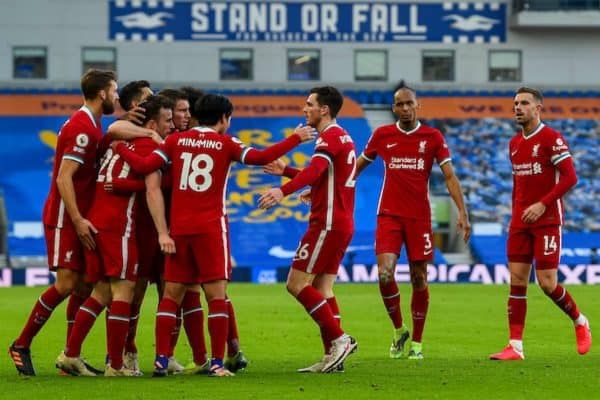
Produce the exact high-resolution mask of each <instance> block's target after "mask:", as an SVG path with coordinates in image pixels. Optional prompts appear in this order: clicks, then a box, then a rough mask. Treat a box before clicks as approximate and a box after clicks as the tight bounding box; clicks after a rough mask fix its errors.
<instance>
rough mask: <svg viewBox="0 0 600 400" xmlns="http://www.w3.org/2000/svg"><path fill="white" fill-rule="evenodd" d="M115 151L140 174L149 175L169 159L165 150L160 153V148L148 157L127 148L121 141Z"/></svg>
mask: <svg viewBox="0 0 600 400" xmlns="http://www.w3.org/2000/svg"><path fill="white" fill-rule="evenodd" d="M115 151H116V152H117V153H118V154H119V155H120V156H121V157H123V159H124V160H125V161H127V164H129V165H130V166H131V168H132V169H133V170H134V171H135V172H136V173H138V174H140V175H147V174H149V173H150V172H152V171H156V170H157V169H159V168H160V167H162V166H163V165H165V164H166V163H167V162H168V161H169V160H168V158H166V155H164V152H161V153H159V149H157V150H156V152H153V153H152V154H150V155H148V156H147V157H142V156H140V155H138V154H136V153H135V152H134V151H132V150H130V149H129V148H127V146H126V145H125V144H124V143H119V144H118V145H117V148H116V149H115Z"/></svg>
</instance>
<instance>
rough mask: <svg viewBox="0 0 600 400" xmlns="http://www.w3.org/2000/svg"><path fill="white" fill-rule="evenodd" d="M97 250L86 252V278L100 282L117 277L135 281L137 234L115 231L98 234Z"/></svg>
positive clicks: (96, 237) (96, 238)
mask: <svg viewBox="0 0 600 400" xmlns="http://www.w3.org/2000/svg"><path fill="white" fill-rule="evenodd" d="M94 239H95V240H96V250H95V251H86V252H85V261H86V264H87V271H86V280H87V281H88V282H98V281H100V280H102V279H104V278H115V279H122V280H128V281H132V282H135V280H136V279H137V268H138V254H137V244H136V240H135V235H133V236H130V237H126V236H122V235H119V234H116V233H113V232H108V231H99V232H98V234H96V236H95V238H94Z"/></svg>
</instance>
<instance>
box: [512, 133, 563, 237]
mask: <svg viewBox="0 0 600 400" xmlns="http://www.w3.org/2000/svg"><path fill="white" fill-rule="evenodd" d="M509 151H510V162H511V164H512V173H513V196H512V201H513V204H512V216H513V217H512V220H511V222H510V225H511V226H514V227H534V226H544V225H560V224H562V217H563V204H562V198H560V197H559V198H557V199H556V200H555V201H552V202H549V203H548V204H546V211H545V212H544V214H543V215H542V216H541V217H540V218H539V219H538V220H537V221H536V222H535V223H533V224H526V223H525V222H523V221H522V220H521V216H522V215H523V211H524V210H525V209H526V208H527V207H529V206H530V205H532V204H534V203H536V202H538V201H542V199H543V198H544V197H545V196H546V195H548V193H549V192H551V191H552V190H553V189H554V188H555V186H556V185H557V183H558V181H559V177H560V174H559V171H558V168H559V166H558V164H559V163H560V162H562V161H564V160H566V159H568V158H570V157H571V153H570V152H569V146H567V142H566V141H565V139H564V138H563V137H562V135H561V134H560V133H558V132H557V131H555V130H554V129H552V128H550V127H548V126H546V125H544V124H543V123H540V125H539V126H538V127H537V128H536V129H535V130H534V131H533V132H532V133H530V134H529V135H528V136H524V135H523V134H522V133H518V134H516V135H515V136H513V138H512V139H511V140H510V143H509Z"/></svg>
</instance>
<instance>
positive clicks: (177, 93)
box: [157, 89, 188, 103]
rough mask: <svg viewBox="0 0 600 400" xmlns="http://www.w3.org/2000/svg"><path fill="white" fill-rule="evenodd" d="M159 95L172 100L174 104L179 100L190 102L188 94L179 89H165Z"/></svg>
mask: <svg viewBox="0 0 600 400" xmlns="http://www.w3.org/2000/svg"><path fill="white" fill-rule="evenodd" d="M157 94H159V95H161V96H165V97H168V98H170V99H171V100H172V101H173V103H177V101H178V100H188V96H187V94H185V92H182V91H181V90H179V89H163V90H161V91H160V92H158V93H157Z"/></svg>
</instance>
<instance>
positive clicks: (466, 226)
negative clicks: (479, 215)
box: [456, 213, 471, 243]
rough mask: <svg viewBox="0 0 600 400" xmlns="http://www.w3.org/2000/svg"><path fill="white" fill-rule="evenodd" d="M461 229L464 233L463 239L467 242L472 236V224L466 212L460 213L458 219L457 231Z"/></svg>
mask: <svg viewBox="0 0 600 400" xmlns="http://www.w3.org/2000/svg"><path fill="white" fill-rule="evenodd" d="M460 231H462V234H463V235H462V236H463V241H464V242H465V243H467V242H468V241H469V238H470V237H471V224H470V223H469V217H467V214H464V213H459V214H458V220H457V221H456V233H459V232H460Z"/></svg>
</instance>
